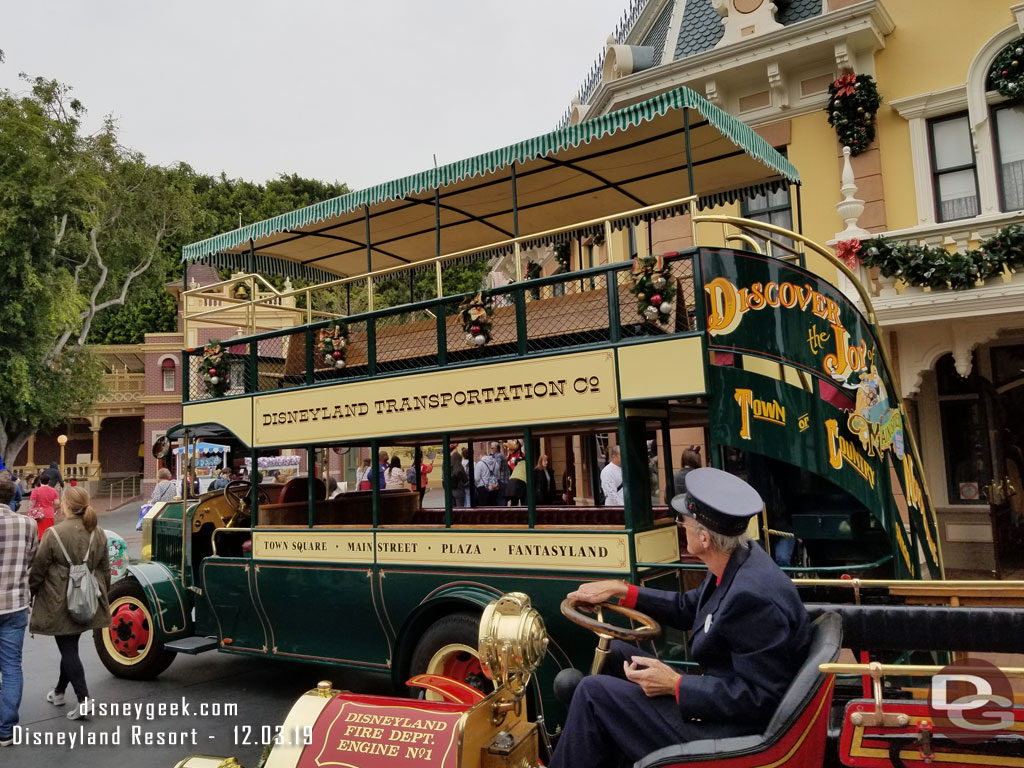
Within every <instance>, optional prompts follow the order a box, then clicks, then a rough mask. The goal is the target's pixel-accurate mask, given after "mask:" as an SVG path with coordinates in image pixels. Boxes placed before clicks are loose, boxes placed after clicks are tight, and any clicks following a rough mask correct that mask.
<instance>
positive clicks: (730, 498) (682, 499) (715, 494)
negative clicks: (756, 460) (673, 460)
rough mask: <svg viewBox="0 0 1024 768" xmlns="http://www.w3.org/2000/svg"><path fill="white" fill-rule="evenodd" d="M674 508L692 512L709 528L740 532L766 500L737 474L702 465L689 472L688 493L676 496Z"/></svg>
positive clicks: (673, 501)
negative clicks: (762, 499)
mask: <svg viewBox="0 0 1024 768" xmlns="http://www.w3.org/2000/svg"><path fill="white" fill-rule="evenodd" d="M672 509H674V510H675V511H676V512H678V513H679V514H681V515H689V516H690V517H692V518H693V519H694V520H696V521H697V522H698V523H700V524H701V525H703V526H704V527H705V528H707V529H708V530H709V531H714V532H715V533H720V534H722V535H723V536H739V535H740V534H741V533H744V532H745V531H746V530H747V522H748V521H749V520H750V518H752V517H753V516H754V515H756V514H758V513H759V512H760V511H761V510H762V509H764V502H763V501H761V497H760V495H758V493H757V491H755V490H754V489H753V488H752V487H751V486H750V485H748V484H747V483H745V482H744V481H743V480H740V479H739V478H738V477H736V476H735V475H730V474H729V473H728V472H723V471H722V470H720V469H715V468H714V467H702V468H700V469H694V470H691V471H690V472H688V473H687V475H686V493H682V494H680V495H678V496H676V497H674V498H673V499H672Z"/></svg>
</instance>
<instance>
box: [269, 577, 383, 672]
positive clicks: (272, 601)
mask: <svg viewBox="0 0 1024 768" xmlns="http://www.w3.org/2000/svg"><path fill="white" fill-rule="evenodd" d="M256 585H257V598H258V600H259V604H260V607H261V608H262V611H263V613H264V615H265V616H266V617H267V620H268V622H269V629H270V635H271V637H272V640H273V642H272V647H273V652H274V654H276V655H277V656H283V657H290V658H298V659H323V660H325V661H330V662H336V663H346V664H359V665H363V666H375V667H381V668H387V667H388V666H389V664H390V663H391V640H390V638H389V637H388V636H387V634H386V633H385V631H384V629H383V625H382V623H381V621H380V619H379V618H378V617H377V616H376V614H375V612H374V602H373V594H372V589H373V579H372V578H371V571H370V569H369V568H368V567H366V566H358V565H357V566H344V565H326V564H325V565H312V564H307V563H300V562H292V563H282V562H281V561H279V560H275V561H274V562H273V563H267V562H262V563H260V564H259V565H257V566H256ZM355 617H359V618H358V619H357V618H355ZM314 627H315V631H313V629H314Z"/></svg>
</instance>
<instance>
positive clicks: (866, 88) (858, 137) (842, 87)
mask: <svg viewBox="0 0 1024 768" xmlns="http://www.w3.org/2000/svg"><path fill="white" fill-rule="evenodd" d="M828 93H829V100H828V106H827V107H825V111H826V112H828V124H829V125H831V126H832V127H833V128H835V129H836V136H837V137H838V138H839V143H840V144H841V145H842V146H844V147H849V148H850V154H851V155H859V154H860V153H861V152H863V151H865V150H866V149H867V148H868V145H869V144H870V143H871V142H872V141H873V140H874V138H875V113H876V112H877V111H878V108H879V107H880V106H881V105H882V97H881V96H880V95H879V93H878V88H877V87H876V86H875V79H874V78H873V77H871V75H855V74H854V73H853V72H844V73H843V74H842V75H840V76H839V78H838V79H837V80H836V81H835V82H834V83H832V84H831V85H830V86H829V87H828Z"/></svg>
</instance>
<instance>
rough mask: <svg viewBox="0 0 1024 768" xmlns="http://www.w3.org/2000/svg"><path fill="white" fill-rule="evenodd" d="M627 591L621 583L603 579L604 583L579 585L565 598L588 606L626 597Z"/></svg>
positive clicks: (596, 582) (595, 582)
mask: <svg viewBox="0 0 1024 768" xmlns="http://www.w3.org/2000/svg"><path fill="white" fill-rule="evenodd" d="M628 591H629V588H628V587H627V586H626V585H625V584H624V583H623V582H621V581H615V580H614V579H605V580H604V581H590V582H587V583H586V584H580V585H579V587H577V588H576V590H575V591H574V592H570V593H569V594H568V595H566V597H568V599H570V600H576V601H578V602H581V603H587V604H588V605H597V604H598V603H607V602H609V601H611V600H612V598H618V599H621V598H623V597H625V596H626V594H627V593H628Z"/></svg>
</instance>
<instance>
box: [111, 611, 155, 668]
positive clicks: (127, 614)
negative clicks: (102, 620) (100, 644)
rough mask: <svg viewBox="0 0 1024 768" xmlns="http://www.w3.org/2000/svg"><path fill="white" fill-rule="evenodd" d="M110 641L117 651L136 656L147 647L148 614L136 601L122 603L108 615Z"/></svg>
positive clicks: (126, 655) (130, 656)
mask: <svg viewBox="0 0 1024 768" xmlns="http://www.w3.org/2000/svg"><path fill="white" fill-rule="evenodd" d="M110 642H111V643H113V645H114V647H115V648H116V649H117V651H118V653H120V654H121V655H122V656H125V657H127V658H132V659H134V658H136V657H137V656H139V655H140V654H141V653H142V652H143V651H144V650H145V649H146V648H148V647H149V615H148V613H147V612H146V610H145V609H144V608H143V607H142V606H140V605H138V604H136V603H124V604H123V605H119V606H118V607H117V608H116V609H114V613H113V615H111V617H110Z"/></svg>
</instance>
